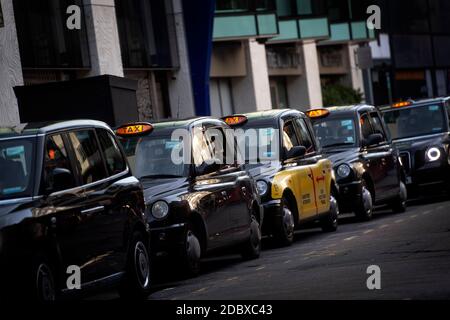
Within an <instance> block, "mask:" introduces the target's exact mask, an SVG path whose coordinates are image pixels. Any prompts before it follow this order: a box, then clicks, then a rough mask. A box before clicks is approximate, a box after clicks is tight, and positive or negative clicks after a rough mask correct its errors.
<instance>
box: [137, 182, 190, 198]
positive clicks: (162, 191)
mask: <svg viewBox="0 0 450 320" xmlns="http://www.w3.org/2000/svg"><path fill="white" fill-rule="evenodd" d="M187 184H188V181H187V179H186V178H184V177H183V178H166V179H142V185H143V186H144V198H145V201H146V202H149V201H152V200H153V199H154V198H155V197H159V198H160V197H164V196H169V195H171V194H175V193H177V192H178V190H179V189H180V188H182V187H185V186H186V185H187Z"/></svg>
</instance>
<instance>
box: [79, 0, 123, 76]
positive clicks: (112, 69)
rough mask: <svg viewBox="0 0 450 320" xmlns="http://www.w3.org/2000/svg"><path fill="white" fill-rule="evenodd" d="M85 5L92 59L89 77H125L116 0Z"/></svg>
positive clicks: (93, 1) (98, 1)
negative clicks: (105, 75)
mask: <svg viewBox="0 0 450 320" xmlns="http://www.w3.org/2000/svg"><path fill="white" fill-rule="evenodd" d="M84 3H85V5H84V13H85V15H86V27H87V34H88V40H89V49H90V57H91V71H90V73H89V75H90V76H99V75H104V74H108V75H113V76H118V77H123V66H122V56H121V50H120V39H119V30H118V27H117V19H116V9H115V4H114V0H86V1H85V2H84Z"/></svg>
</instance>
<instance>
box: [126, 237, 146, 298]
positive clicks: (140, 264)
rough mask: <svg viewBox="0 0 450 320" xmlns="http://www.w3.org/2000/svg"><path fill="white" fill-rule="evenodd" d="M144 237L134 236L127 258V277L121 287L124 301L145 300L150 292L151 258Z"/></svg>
mask: <svg viewBox="0 0 450 320" xmlns="http://www.w3.org/2000/svg"><path fill="white" fill-rule="evenodd" d="M146 242H147V241H145V240H144V237H143V236H142V235H141V233H140V232H135V233H134V234H133V237H132V240H131V242H130V249H129V252H128V257H127V267H126V272H125V277H124V279H123V280H122V283H121V285H120V287H119V294H120V296H121V297H122V298H124V299H134V298H138V299H140V298H145V297H147V296H148V294H149V290H150V277H151V276H150V258H149V257H150V256H149V253H148V248H147V245H146Z"/></svg>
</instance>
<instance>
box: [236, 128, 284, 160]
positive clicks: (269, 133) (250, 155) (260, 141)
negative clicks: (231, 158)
mask: <svg viewBox="0 0 450 320" xmlns="http://www.w3.org/2000/svg"><path fill="white" fill-rule="evenodd" d="M240 129H242V130H244V135H242V136H241V138H238V141H237V143H238V145H239V148H240V152H241V153H242V155H243V157H244V159H245V162H246V163H267V162H270V161H273V160H277V159H279V157H278V155H279V134H278V132H277V129H276V128H274V127H273V126H271V125H269V124H263V123H261V124H253V123H252V122H251V121H249V122H248V123H246V124H245V125H244V126H242V127H241V128H240ZM242 139H245V140H242Z"/></svg>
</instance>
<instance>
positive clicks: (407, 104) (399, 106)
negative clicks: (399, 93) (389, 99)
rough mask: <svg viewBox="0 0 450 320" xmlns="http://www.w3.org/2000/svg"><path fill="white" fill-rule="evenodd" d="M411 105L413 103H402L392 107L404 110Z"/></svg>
mask: <svg viewBox="0 0 450 320" xmlns="http://www.w3.org/2000/svg"><path fill="white" fill-rule="evenodd" d="M410 105H412V102H411V101H402V102H397V103H394V104H393V105H392V107H393V108H403V107H409V106H410Z"/></svg>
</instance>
